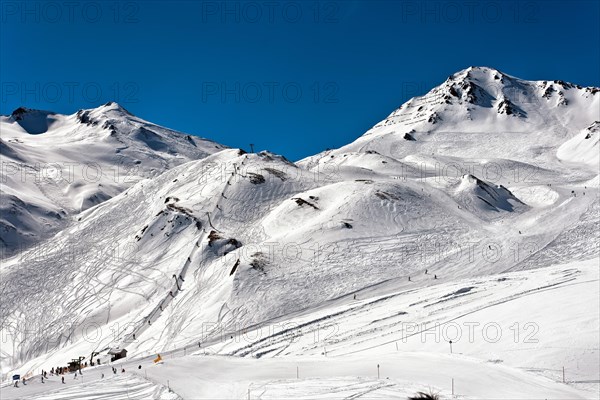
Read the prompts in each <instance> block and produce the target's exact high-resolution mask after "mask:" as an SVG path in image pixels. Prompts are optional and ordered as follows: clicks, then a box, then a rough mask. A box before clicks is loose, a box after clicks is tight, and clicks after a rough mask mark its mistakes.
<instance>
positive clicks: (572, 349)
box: [0, 68, 600, 399]
mask: <svg viewBox="0 0 600 400" xmlns="http://www.w3.org/2000/svg"><path fill="white" fill-rule="evenodd" d="M599 99H600V94H599V92H598V89H597V88H582V87H578V86H576V85H572V84H568V83H565V82H560V81H554V82H530V81H523V80H520V79H518V78H515V77H511V76H508V75H506V74H503V73H501V72H499V71H496V70H492V69H490V68H469V69H467V70H464V71H461V72H459V73H457V74H454V75H453V76H452V77H451V78H449V79H448V80H447V81H446V82H444V83H443V84H442V85H441V86H439V87H437V88H435V89H433V90H432V91H431V92H430V93H428V94H427V95H425V96H423V97H420V98H414V99H411V100H410V101H409V102H407V103H406V104H405V105H403V106H402V107H401V108H400V109H398V110H396V111H395V112H394V113H392V114H391V115H390V116H389V117H388V118H387V119H386V120H385V121H382V122H381V123H379V124H377V125H376V126H375V127H374V128H372V129H371V130H369V131H368V132H367V133H365V135H363V136H361V137H360V138H358V139H357V140H356V141H355V142H353V143H351V144H349V145H347V146H344V147H342V148H340V149H335V150H331V151H327V152H324V153H321V154H318V155H315V156H312V157H309V158H307V159H305V160H302V161H300V162H298V163H291V162H289V161H287V160H285V159H284V158H282V157H280V156H276V155H274V154H271V153H268V152H261V153H258V154H244V153H243V152H242V151H239V150H235V149H221V148H219V147H214V145H213V144H212V143H211V142H207V141H206V142H205V141H199V140H198V139H194V142H196V145H197V146H198V147H199V150H198V152H196V153H195V152H193V151H192V150H190V149H189V148H188V147H186V146H184V145H183V144H182V142H181V141H180V140H182V137H183V136H182V135H180V134H176V133H173V132H171V131H168V132H167V131H166V130H165V131H163V130H161V129H164V128H160V129H159V128H156V127H155V126H151V125H144V124H148V123H145V122H144V123H141V122H139V120H138V119H137V118H135V117H133V116H131V115H129V114H126V113H125V112H124V111H123V110H121V109H120V108H118V107H117V106H114V105H111V106H109V109H108V110H104V109H102V108H98V109H95V110H91V111H90V112H89V115H87V114H86V115H87V117H90V118H92V119H99V120H102V121H105V120H106V121H109V124H110V123H114V124H117V125H118V129H117V131H118V132H122V131H125V130H127V129H129V130H127V132H129V134H128V135H124V136H127V139H122V140H127V141H128V142H127V143H128V146H129V148H131V149H136V150H135V151H141V150H138V149H140V146H142V147H143V146H145V147H144V149H145V150H144V151H145V153H144V154H145V156H144V157H137V156H135V157H137V159H140V160H141V161H142V163H141V164H140V168H141V170H142V171H146V172H147V173H144V174H142V173H140V174H139V175H136V179H135V182H132V183H131V184H128V185H122V186H119V187H118V188H115V190H114V193H113V192H110V193H109V192H103V193H105V194H106V196H105V197H102V198H101V199H99V201H98V202H97V204H92V203H86V206H84V207H81V210H78V209H77V207H76V206H73V205H71V208H69V210H70V211H69V212H68V213H67V214H68V215H73V221H72V222H70V223H69V224H65V225H64V226H63V225H61V226H60V227H59V228H56V229H57V230H56V232H57V233H56V235H55V236H54V237H52V238H51V239H49V240H43V238H42V236H43V235H40V236H39V237H38V238H37V239H36V246H35V248H34V249H32V250H30V251H27V252H23V253H22V254H19V255H16V256H13V257H10V258H6V259H5V260H3V265H2V268H1V269H0V278H1V280H0V288H1V289H0V294H1V295H2V296H1V300H0V301H1V308H0V323H1V328H2V335H3V343H2V354H1V360H0V363H1V368H2V373H3V378H4V380H5V381H6V382H7V383H8V384H10V379H9V378H10V376H12V374H14V373H19V374H21V375H23V376H25V375H28V376H30V375H31V376H34V378H33V379H32V381H31V384H29V385H27V387H26V388H19V389H17V388H12V387H10V386H3V387H2V389H1V390H2V398H5V396H6V398H14V397H23V396H25V397H32V398H34V396H51V397H46V398H53V397H52V396H54V398H61V396H64V397H66V398H68V396H79V395H80V396H82V395H83V393H84V389H85V388H87V386H85V385H90V386H89V388H87V389H85V390H86V393H90V396H98V397H99V398H104V397H102V396H105V397H106V398H111V397H110V396H113V397H114V398H119V396H121V397H123V391H124V390H125V391H127V390H135V391H137V392H136V393H139V394H138V395H136V396H138V397H143V396H148V394H147V393H150V392H152V393H155V394H152V395H150V396H166V398H168V396H179V397H181V398H194V399H195V398H247V397H248V393H249V394H250V397H251V398H264V399H266V398H284V397H285V398H360V397H369V398H370V397H373V398H406V396H408V395H410V394H414V393H415V392H417V391H423V390H424V391H427V390H429V389H431V390H433V391H434V392H437V393H440V395H441V398H451V396H452V387H451V382H452V379H454V382H455V395H457V394H458V395H460V396H461V397H464V398H504V399H514V398H547V399H550V398H555V399H565V398H569V399H570V398H595V397H597V394H598V388H599V385H598V383H599V382H600V372H599V370H598V359H599V354H600V352H599V351H600V350H599V346H598V343H599V341H600V338H599V335H598V323H599V309H598V303H599V301H598V300H599V297H600V294H599V290H598V287H599V286H598V263H599V261H600V259H599V255H600V249H599V247H598V243H599V241H598V221H599V219H598V211H599V210H600V200H599V197H598V195H599V192H598V190H599V188H598V181H599V178H598V170H597V161H594V157H593V156H594V155H597V153H593V149H594V147H596V148H597V132H596V131H595V130H594V129H595V128H594V126H595V125H594V124H593V123H594V121H598V120H600V115H599V113H600V103H599V102H600V100H599ZM42 116H43V118H42V117H40V116H39V115H37V114H36V115H35V116H33V117H35V120H33V121H31V122H30V124H28V125H26V127H23V126H21V125H19V126H20V128H19V127H17V126H16V125H15V122H10V121H9V120H8V119H6V118H5V119H4V120H3V122H2V123H3V125H2V127H3V128H2V129H3V136H2V140H3V142H2V155H3V157H4V156H5V155H6V156H7V157H11V159H17V157H21V158H23V159H27V160H43V159H44V158H45V157H46V153H45V151H46V150H45V149H44V148H43V146H42V147H36V146H41V145H40V143H42V142H43V140H44V137H45V136H47V137H50V136H52V135H55V136H57V137H60V138H64V140H65V142H69V143H70V141H73V143H79V142H78V141H79V140H81V141H83V142H86V146H99V144H98V143H104V142H103V141H105V140H109V141H110V140H111V139H107V137H110V133H109V132H105V131H106V130H107V129H104V130H103V129H100V128H99V126H100V125H102V124H100V125H96V126H94V125H93V124H92V125H85V124H84V127H80V128H77V129H73V128H72V126H73V124H79V125H81V124H82V122H81V121H80V120H81V114H80V116H79V117H77V116H76V115H74V116H67V117H65V116H56V115H54V116H52V117H51V118H50V117H48V116H47V115H46V114H43V115H42ZM33 117H32V118H33ZM87 117H84V118H83V120H84V121H88V119H87ZM8 118H11V117H8ZM78 118H79V119H78ZM40 120H41V122H40ZM74 120H78V121H80V122H74ZM140 124H142V127H145V129H147V130H151V131H152V132H154V133H152V132H147V131H145V130H144V129H141V127H140ZM5 125H8V126H9V128H10V129H12V133H11V135H12V136H11V137H12V138H13V139H15V140H16V139H19V140H27V141H28V143H29V144H28V146H29V147H27V148H25V147H23V146H21V145H18V146H17V144H19V143H18V142H17V141H15V140H13V141H12V142H11V141H9V140H5V136H4V126H5ZM46 127H48V128H46ZM132 127H133V128H132ZM10 129H9V131H10ZM19 129H20V131H19ZM27 129H28V130H29V131H27ZM45 129H47V131H45V132H42V133H40V132H39V131H44V130H45ZM61 129H64V130H63V131H61ZM108 131H110V129H108ZM34 132H35V134H33V133H34ZM53 132H57V133H53ZM407 133H409V134H410V135H411V137H412V138H414V139H415V140H407V139H405V134H407ZM587 134H591V137H590V138H588V139H585V137H586V135H587ZM103 135H104V136H103ZM155 135H158V137H157V136H155ZM119 137H121V136H119ZM67 138H68V139H67ZM38 140H39V142H38ZM183 140H184V142H185V140H186V139H183ZM53 143H54V142H53ZM111 143H112V142H111ZM174 143H175V144H176V145H177V146H176V147H177V149H179V150H176V151H175V153H177V154H180V153H179V152H181V153H184V156H178V155H175V154H174V153H172V152H170V150H165V149H166V148H169V149H171V148H173V147H172V146H175V144H174ZM594 143H596V144H594ZM5 144H8V145H10V147H6V146H5ZM19 146H21V147H19ZM65 146H66V144H65ZM217 146H218V145H217ZM148 148H149V149H150V150H148ZM47 151H48V152H49V154H50V155H48V156H47V157H53V156H52V154H54V153H52V151H54V150H47ZM77 151H78V152H80V153H81V154H85V155H87V153H86V151H85V150H84V148H83V147H81V148H79V149H78V150H77ZM122 151H124V152H126V151H127V150H122ZM132 151H133V150H132ZM186 151H188V153H185V152H186ZM99 154H100V153H99ZM136 154H137V153H136ZM164 154H171V156H165V155H164ZM130 157H131V158H133V157H134V155H133V153H131V155H130ZM28 162H32V161H28ZM110 162H112V161H110ZM11 179H14V178H11ZM7 186H8V188H9V190H12V192H11V193H13V195H14V196H16V197H19V198H22V199H26V200H27V204H33V203H34V200H35V201H40V202H45V203H44V204H45V205H44V207H48V208H49V209H50V208H51V207H54V206H55V204H58V203H57V202H55V199H56V198H58V197H56V196H55V197H48V195H46V194H45V193H48V192H47V191H46V192H44V195H43V196H42V195H39V196H37V195H35V193H37V192H35V191H36V190H38V189H39V187H37V186H35V185H33V186H22V187H21V186H19V184H17V182H16V181H13V182H12V183H11V184H9V185H7ZM43 188H44V190H46V186H43ZM61 190H62V192H61V193H62V194H61V196H62V197H61V198H64V199H65V201H67V200H68V201H77V202H82V203H81V204H83V203H84V202H85V201H83V200H82V199H89V198H90V193H99V192H98V191H97V189H94V188H90V187H89V185H86V184H84V185H82V186H77V185H74V186H71V187H64V188H62V189H61ZM88 190H91V192H88ZM82 193H83V194H82ZM44 196H45V197H44ZM48 199H49V200H48ZM61 204H62V203H61ZM26 208H27V207H26ZM27 209H28V210H31V209H33V208H31V207H28V208H27ZM69 213H70V214H69ZM18 221H22V222H20V223H21V225H18V224H17V225H15V226H19V229H21V227H25V226H26V219H25V218H24V217H23V218H22V219H21V220H18ZM18 221H17V222H18ZM28 229H31V230H32V231H35V230H36V229H37V228H36V227H35V226H34V225H31V227H30V228H28ZM355 296H356V298H355ZM436 324H438V325H436ZM457 329H458V330H460V333H461V337H460V338H456V337H454V336H456V335H455V334H456V332H457ZM497 331H498V332H500V333H501V334H500V335H499V337H498V338H496V336H494V334H495V333H496V332H497ZM134 335H135V336H134ZM470 335H472V336H473V338H472V339H471V338H470ZM450 337H453V338H454V339H453V341H454V343H453V345H452V346H453V352H452V354H450V348H449V343H448V340H449V338H450ZM113 347H124V348H126V349H127V350H128V352H129V353H128V357H127V359H126V360H125V363H124V364H121V363H120V361H117V364H118V365H124V366H125V368H126V371H127V372H126V373H124V374H118V376H117V377H115V376H112V372H111V370H110V367H108V366H105V365H104V364H106V363H107V362H108V361H109V357H108V356H107V351H108V349H110V348H113ZM92 351H97V352H99V353H100V355H99V356H97V357H98V358H101V361H102V364H103V365H101V366H100V367H88V368H84V376H85V379H88V380H86V383H84V384H79V383H78V385H79V386H80V387H81V389H79V388H74V383H73V382H68V384H67V386H65V388H64V389H63V388H62V387H60V385H58V386H59V388H57V387H56V385H55V386H52V385H50V384H48V385H47V386H46V384H44V386H42V384H41V383H37V382H36V380H39V376H38V375H37V374H39V372H40V370H41V369H44V370H50V368H52V367H56V366H64V365H65V364H66V363H67V362H68V361H70V360H71V359H72V358H76V357H78V356H85V357H86V361H89V358H90V355H91V353H92ZM159 353H160V354H161V355H162V356H163V361H162V362H161V363H158V364H154V363H153V362H152V360H153V359H154V358H155V357H156V355H157V354H159ZM97 357H96V356H95V357H94V358H97ZM378 364H379V365H380V366H381V376H380V377H379V379H378V378H377V365H378ZM138 365H141V366H142V369H141V370H138V369H137V366H138ZM563 367H564V369H565V381H566V382H563V376H562V371H563ZM297 371H298V372H299V375H300V378H299V379H298V378H296V373H297ZM103 372H104V373H105V374H106V375H107V377H106V378H105V381H104V382H108V379H109V378H108V376H110V380H111V381H110V382H113V383H111V384H110V385H109V384H108V383H103V381H101V379H100V374H101V373H103ZM71 378H72V377H71ZM388 378H389V379H388ZM128 379H131V382H130V381H129V380H128ZM79 386H78V387H79ZM110 386H112V387H113V389H114V392H110V393H106V392H105V391H106V388H107V387H110ZM164 387H167V389H166V391H165V389H164ZM46 388H47V389H46ZM169 388H170V389H171V390H172V391H173V392H169ZM54 390H60V391H59V392H55V393H53V392H52V391H54ZM63 391H64V393H63ZM11 396H12V397H11ZM91 398H94V397H91Z"/></svg>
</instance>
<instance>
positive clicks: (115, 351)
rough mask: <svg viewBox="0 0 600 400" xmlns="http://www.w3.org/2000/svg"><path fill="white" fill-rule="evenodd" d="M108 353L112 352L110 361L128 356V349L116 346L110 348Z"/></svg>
mask: <svg viewBox="0 0 600 400" xmlns="http://www.w3.org/2000/svg"><path fill="white" fill-rule="evenodd" d="M108 354H110V356H111V357H110V361H116V360H120V359H121V358H125V357H127V350H125V349H120V348H118V347H115V348H112V349H110V350H109V351H108Z"/></svg>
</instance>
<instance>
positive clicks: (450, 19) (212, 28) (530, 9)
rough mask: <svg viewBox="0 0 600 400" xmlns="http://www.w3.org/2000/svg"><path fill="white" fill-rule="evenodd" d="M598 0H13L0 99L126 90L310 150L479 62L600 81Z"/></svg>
mask: <svg viewBox="0 0 600 400" xmlns="http://www.w3.org/2000/svg"><path fill="white" fill-rule="evenodd" d="M599 3H600V2H598V1H569V2H560V1H525V0H523V1H485V0H484V1H480V2H473V1H451V2H440V1H426V2H425V1H423V2H421V1H350V0H348V1H312V0H308V1H281V2H277V1H247V2H246V1H242V2H239V1H229V2H223V1H168V2H167V1H152V0H150V1H140V2H136V1H122V2H116V1H90V2H77V1H71V2H33V1H31V2H23V1H2V2H1V3H0V6H1V9H0V11H1V15H0V46H1V47H0V81H1V84H2V93H1V95H2V99H1V102H0V113H2V114H8V113H10V112H11V111H12V110H13V109H15V108H17V107H18V106H21V105H24V106H26V107H30V108H40V109H48V110H52V111H57V112H61V113H73V112H75V111H77V110H78V109H80V108H92V107H96V106H98V105H100V104H103V103H105V102H107V101H109V100H116V101H117V102H119V103H120V104H122V105H123V106H124V107H125V108H127V109H129V110H130V111H131V112H132V113H134V114H136V115H138V116H140V117H142V118H144V119H147V120H149V121H152V122H155V123H158V124H161V125H165V126H167V127H170V128H173V129H177V130H181V131H184V132H188V133H193V134H197V135H199V136H204V137H208V138H210V139H213V140H216V141H218V142H220V143H223V144H225V145H228V146H232V147H242V148H246V149H249V146H248V144H249V143H254V144H255V148H256V149H259V150H260V149H268V150H271V151H273V152H276V153H280V154H283V155H285V156H286V157H288V158H290V159H292V160H297V159H300V158H302V157H305V156H308V155H310V154H314V153H317V152H319V151H321V150H324V149H325V148H333V147H339V146H341V145H343V144H346V143H348V142H351V141H352V140H354V139H355V138H356V137H358V136H360V135H361V134H362V133H364V132H365V131H366V130H367V129H369V128H370V127H371V126H372V125H374V124H375V123H377V122H378V121H379V120H381V119H383V118H385V116H387V115H388V114H389V113H390V112H391V111H393V110H394V109H395V108H397V107H398V106H399V105H400V104H402V103H403V102H405V101H406V100H408V99H409V98H410V97H413V96H415V95H420V94H423V93H425V92H427V91H428V90H429V89H430V88H431V87H433V86H435V85H438V84H439V83H441V82H443V81H444V80H445V79H446V78H447V77H448V75H451V74H452V73H454V72H456V71H458V70H461V69H463V68H466V67H468V66H471V65H483V66H490V67H494V68H497V69H500V70H501V71H504V72H506V73H508V74H510V75H514V76H518V77H521V78H525V79H532V80H535V79H562V80H566V81H570V82H574V83H577V84H581V85H585V86H600V27H599V20H600V6H599Z"/></svg>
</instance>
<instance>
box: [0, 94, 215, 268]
mask: <svg viewBox="0 0 600 400" xmlns="http://www.w3.org/2000/svg"><path fill="white" fill-rule="evenodd" d="M221 149H223V146H221V145H219V144H217V143H214V142H211V141H209V140H206V139H200V138H198V137H196V136H192V135H186V134H182V133H179V132H175V131H173V130H170V129H167V128H163V127H160V126H157V125H154V124H151V123H149V122H146V121H144V120H142V119H140V118H137V117H135V116H133V115H131V114H130V113H129V112H128V111H127V110H125V109H124V108H123V107H121V106H119V105H118V104H116V103H107V104H105V105H103V106H101V107H98V108H96V109H91V110H80V111H78V112H77V113H75V114H73V115H60V114H56V113H52V112H48V111H40V110H30V109H27V108H23V107H21V108H18V109H16V110H15V111H14V112H13V113H12V114H11V115H9V116H1V117H0V159H1V163H2V182H1V185H2V191H1V194H0V196H1V198H0V204H1V208H0V211H1V217H0V232H1V233H2V239H1V240H0V247H1V250H2V254H3V256H6V255H10V254H13V253H15V252H16V251H17V250H25V249H27V248H29V247H31V246H32V245H35V244H36V243H38V242H39V241H40V240H42V239H46V238H48V237H49V236H50V235H52V234H53V233H56V232H57V231H58V230H59V229H61V228H64V227H65V226H67V225H68V224H69V221H70V220H71V218H72V216H73V215H75V214H77V213H79V212H81V211H84V210H87V209H88V208H90V207H93V206H95V205H97V204H100V203H101V202H103V201H105V200H107V199H109V198H111V197H113V196H115V195H116V194H118V193H121V192H122V191H123V190H124V189H126V188H128V187H130V186H131V185H133V184H135V183H136V182H138V181H140V180H141V179H147V178H152V177H154V176H158V175H160V174H161V173H163V172H164V171H166V170H168V169H170V168H172V167H174V166H176V165H179V164H182V163H185V162H188V161H191V160H196V159H200V158H203V157H206V156H207V155H210V154H213V153H215V152H217V151H219V150H221Z"/></svg>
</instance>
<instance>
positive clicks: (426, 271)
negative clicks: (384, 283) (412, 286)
mask: <svg viewBox="0 0 600 400" xmlns="http://www.w3.org/2000/svg"><path fill="white" fill-rule="evenodd" d="M425 275H429V271H428V270H425ZM437 278H438V277H437V275H435V274H434V275H433V279H437ZM408 281H409V282H412V280H411V279H410V276H409V277H408Z"/></svg>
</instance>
